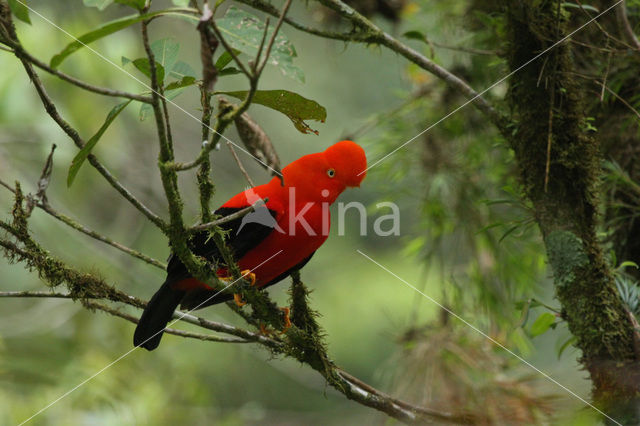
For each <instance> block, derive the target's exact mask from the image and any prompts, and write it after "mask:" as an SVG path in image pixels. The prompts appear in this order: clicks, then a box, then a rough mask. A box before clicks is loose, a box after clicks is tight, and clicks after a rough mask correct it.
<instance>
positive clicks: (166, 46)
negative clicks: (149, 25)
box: [151, 38, 180, 82]
mask: <svg viewBox="0 0 640 426" xmlns="http://www.w3.org/2000/svg"><path fill="white" fill-rule="evenodd" d="M179 50H180V44H178V42H176V41H175V40H174V39H172V38H163V39H160V40H156V41H154V42H153V43H151V51H152V52H153V57H154V59H155V61H156V64H160V65H162V67H163V68H164V69H165V70H166V71H167V74H168V73H169V72H171V70H172V69H173V65H174V64H175V63H176V61H177V60H178V51H179ZM158 80H159V81H161V82H162V81H163V79H160V78H158Z"/></svg>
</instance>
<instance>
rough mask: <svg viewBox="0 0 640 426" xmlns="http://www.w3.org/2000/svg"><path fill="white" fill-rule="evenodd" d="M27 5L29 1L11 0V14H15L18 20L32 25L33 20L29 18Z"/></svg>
mask: <svg viewBox="0 0 640 426" xmlns="http://www.w3.org/2000/svg"><path fill="white" fill-rule="evenodd" d="M26 3H27V0H20V1H18V0H9V7H10V8H11V13H13V14H14V15H15V17H16V18H18V19H19V20H21V21H22V22H26V23H27V24H31V18H29V8H28V7H27V6H26Z"/></svg>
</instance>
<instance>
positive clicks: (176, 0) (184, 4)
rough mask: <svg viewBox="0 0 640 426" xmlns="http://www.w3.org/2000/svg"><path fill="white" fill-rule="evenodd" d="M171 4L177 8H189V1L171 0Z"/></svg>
mask: <svg viewBox="0 0 640 426" xmlns="http://www.w3.org/2000/svg"><path fill="white" fill-rule="evenodd" d="M171 3H173V4H174V5H175V6H178V7H187V6H189V0H171Z"/></svg>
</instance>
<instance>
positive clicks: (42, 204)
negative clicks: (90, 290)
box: [0, 179, 167, 269]
mask: <svg viewBox="0 0 640 426" xmlns="http://www.w3.org/2000/svg"><path fill="white" fill-rule="evenodd" d="M0 185H2V186H4V187H5V188H7V189H8V190H9V191H11V192H13V193H14V194H15V192H16V190H15V189H14V188H13V187H12V186H11V185H9V184H7V183H6V182H3V181H2V179H0ZM35 206H36V207H38V208H40V209H42V210H44V211H45V212H47V213H48V214H50V215H51V216H53V217H55V218H56V219H58V220H59V221H61V222H62V223H64V224H66V225H68V226H70V227H71V228H73V229H75V230H77V231H80V232H82V233H83V234H85V235H88V236H89V237H91V238H94V239H96V240H98V241H102V242H103V243H105V244H108V245H110V246H112V247H115V248H117V249H118V250H120V251H122V252H124V253H127V254H129V255H131V256H133V257H137V258H138V259H140V260H143V261H145V262H147V263H148V264H150V265H154V266H157V267H158V268H160V269H166V267H167V265H166V264H165V263H163V262H160V261H159V260H157V259H154V258H152V257H149V256H147V255H145V254H144V253H141V252H139V251H137V250H134V249H132V248H129V247H127V246H125V245H123V244H120V243H118V242H116V241H113V240H112V239H110V238H108V237H106V236H104V235H102V234H100V233H98V232H96V231H94V230H92V229H89V228H87V227H86V226H84V225H82V224H81V223H78V222H76V221H75V220H74V219H72V218H70V217H69V216H67V215H65V214H63V213H60V212H59V211H57V210H56V209H54V208H53V207H51V205H50V204H49V203H48V202H43V201H40V202H37V203H35Z"/></svg>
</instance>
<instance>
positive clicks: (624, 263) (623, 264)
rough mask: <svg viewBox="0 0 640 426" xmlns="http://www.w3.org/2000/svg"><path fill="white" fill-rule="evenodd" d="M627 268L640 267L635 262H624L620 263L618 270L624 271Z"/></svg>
mask: <svg viewBox="0 0 640 426" xmlns="http://www.w3.org/2000/svg"><path fill="white" fill-rule="evenodd" d="M627 266H631V267H633V268H636V269H640V267H638V264H637V263H636V262H632V261H631V260H625V261H624V262H622V263H621V264H620V266H618V269H624V268H626V267H627Z"/></svg>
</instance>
